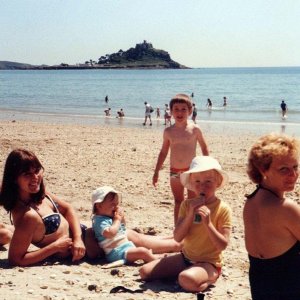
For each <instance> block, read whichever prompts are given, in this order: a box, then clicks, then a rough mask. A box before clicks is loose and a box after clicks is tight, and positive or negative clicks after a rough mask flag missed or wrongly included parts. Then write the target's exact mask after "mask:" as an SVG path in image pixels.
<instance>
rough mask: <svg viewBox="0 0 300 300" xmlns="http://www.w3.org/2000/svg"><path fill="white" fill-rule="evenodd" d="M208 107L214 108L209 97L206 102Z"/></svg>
mask: <svg viewBox="0 0 300 300" xmlns="http://www.w3.org/2000/svg"><path fill="white" fill-rule="evenodd" d="M206 106H207V108H209V109H211V108H212V102H211V100H210V99H209V98H208V99H207V104H206Z"/></svg>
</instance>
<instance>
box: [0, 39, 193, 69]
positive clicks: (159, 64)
mask: <svg viewBox="0 0 300 300" xmlns="http://www.w3.org/2000/svg"><path fill="white" fill-rule="evenodd" d="M1 69H2V70H8V69H9V70H60V69H62V70H66V69H188V67H186V66H184V65H181V64H179V63H178V62H176V61H174V60H172V59H171V56H170V54H169V53H168V52H167V51H164V50H159V49H155V48H154V47H153V46H152V44H151V43H147V41H145V40H144V41H143V43H140V44H136V45H135V47H134V48H130V49H128V50H127V51H123V50H121V49H120V50H119V51H118V52H116V53H112V54H106V55H103V56H101V57H100V58H99V59H98V61H94V60H92V59H90V60H87V61H85V63H79V64H76V65H69V64H67V63H61V64H60V65H53V66H48V65H40V66H34V65H29V64H22V63H14V62H8V61H0V70H1Z"/></svg>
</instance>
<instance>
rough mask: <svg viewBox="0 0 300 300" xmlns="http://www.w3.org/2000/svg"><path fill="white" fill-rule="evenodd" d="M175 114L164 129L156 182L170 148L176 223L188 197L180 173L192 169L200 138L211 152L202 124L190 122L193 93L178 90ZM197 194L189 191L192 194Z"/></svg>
mask: <svg viewBox="0 0 300 300" xmlns="http://www.w3.org/2000/svg"><path fill="white" fill-rule="evenodd" d="M170 109H171V114H172V116H173V118H174V120H175V123H174V124H173V125H171V126H170V127H167V128H166V129H165V130H164V134H163V144H162V147H161V150H160V153H159V155H158V159H157V163H156V167H155V171H154V175H153V178H152V183H153V185H154V186H156V184H157V181H158V174H159V171H160V169H161V167H162V165H163V163H164V161H165V159H166V157H167V155H168V152H169V149H171V151H170V185H171V190H172V193H173V196H174V200H175V208H174V222H175V224H176V221H177V218H178V212H179V207H180V204H181V202H182V201H183V200H184V187H183V185H182V184H181V182H180V174H181V173H183V172H185V171H187V170H188V169H189V166H190V163H191V161H192V159H193V158H194V157H195V156H196V146H197V142H198V143H199V145H200V148H201V151H202V154H203V155H209V152H208V147H207V145H206V142H205V140H204V137H203V135H202V132H201V130H200V128H199V127H198V126H197V125H196V124H194V123H192V122H188V118H189V116H190V115H191V113H192V102H191V100H190V98H189V96H187V95H185V94H177V95H176V96H175V97H174V98H173V99H172V100H171V101H170ZM193 196H195V195H194V194H193V192H191V191H188V197H189V198H192V197H193Z"/></svg>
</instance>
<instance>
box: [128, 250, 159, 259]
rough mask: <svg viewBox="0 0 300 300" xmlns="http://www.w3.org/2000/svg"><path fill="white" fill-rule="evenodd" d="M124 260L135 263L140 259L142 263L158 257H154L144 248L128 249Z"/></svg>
mask: <svg viewBox="0 0 300 300" xmlns="http://www.w3.org/2000/svg"><path fill="white" fill-rule="evenodd" d="M126 259H127V260H128V261H129V262H135V261H136V260H138V259H142V260H143V261H144V262H146V263H147V262H149V261H152V260H155V259H158V256H156V255H154V254H153V253H152V251H151V250H149V249H146V248H145V247H137V248H130V249H128V251H127V253H126Z"/></svg>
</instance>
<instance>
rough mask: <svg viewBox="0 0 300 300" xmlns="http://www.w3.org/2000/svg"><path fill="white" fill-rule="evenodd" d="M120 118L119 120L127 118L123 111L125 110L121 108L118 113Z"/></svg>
mask: <svg viewBox="0 0 300 300" xmlns="http://www.w3.org/2000/svg"><path fill="white" fill-rule="evenodd" d="M117 114H118V116H117V118H122V117H125V114H124V111H123V108H121V109H120V110H119V111H118V112H117Z"/></svg>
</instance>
